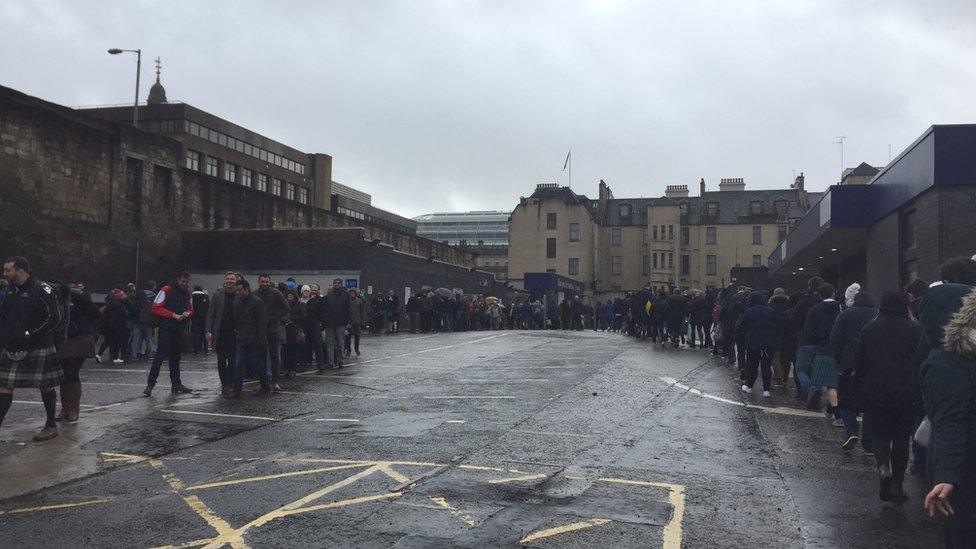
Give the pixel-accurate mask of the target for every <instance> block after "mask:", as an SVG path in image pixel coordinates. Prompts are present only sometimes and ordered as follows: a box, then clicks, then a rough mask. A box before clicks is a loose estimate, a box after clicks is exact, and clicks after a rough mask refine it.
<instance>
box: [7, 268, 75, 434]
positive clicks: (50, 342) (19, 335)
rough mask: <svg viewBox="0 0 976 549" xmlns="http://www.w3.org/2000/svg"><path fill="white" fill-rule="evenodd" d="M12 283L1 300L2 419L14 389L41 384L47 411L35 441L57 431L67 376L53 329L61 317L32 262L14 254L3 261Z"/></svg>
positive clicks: (51, 293)
mask: <svg viewBox="0 0 976 549" xmlns="http://www.w3.org/2000/svg"><path fill="white" fill-rule="evenodd" d="M3 277H4V279H6V280H7V282H8V283H9V287H8V289H7V293H6V295H5V296H4V298H3V302H2V303H0V347H2V349H0V424H2V423H3V418H4V416H6V415H7V411H8V410H9V409H10V403H11V402H13V397H14V395H13V392H14V389H20V388H37V389H40V390H41V400H42V401H43V402H44V411H45V412H46V413H47V422H46V423H45V424H44V428H43V429H41V431H40V432H39V433H38V434H36V435H34V440H35V441H38V442H40V441H43V440H50V439H52V438H54V437H56V436H58V428H57V424H56V423H55V422H54V419H55V417H54V416H55V406H56V404H57V395H56V393H55V392H54V389H55V387H57V386H58V385H60V384H61V383H62V382H63V381H64V373H63V372H62V370H61V363H60V362H58V354H57V351H56V350H55V346H54V345H55V342H54V334H55V330H56V328H57V327H58V325H59V323H60V322H61V312H60V309H58V304H57V300H56V298H55V294H54V290H53V289H52V288H51V286H49V285H47V284H45V283H43V282H40V281H38V280H37V279H36V278H34V276H33V275H31V272H30V263H29V262H28V261H27V260H26V259H24V258H23V257H11V258H9V259H7V260H6V261H4V263H3Z"/></svg>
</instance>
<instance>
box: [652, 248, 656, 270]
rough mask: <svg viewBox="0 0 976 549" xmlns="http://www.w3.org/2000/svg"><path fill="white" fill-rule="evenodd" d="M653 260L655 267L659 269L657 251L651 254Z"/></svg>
mask: <svg viewBox="0 0 976 549" xmlns="http://www.w3.org/2000/svg"><path fill="white" fill-rule="evenodd" d="M651 260H652V261H653V262H654V268H655V269H657V252H654V253H652V254H651Z"/></svg>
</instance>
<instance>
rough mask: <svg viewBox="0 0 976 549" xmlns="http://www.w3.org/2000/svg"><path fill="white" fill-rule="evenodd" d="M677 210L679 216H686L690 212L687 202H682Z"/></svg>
mask: <svg viewBox="0 0 976 549" xmlns="http://www.w3.org/2000/svg"><path fill="white" fill-rule="evenodd" d="M678 208H680V209H681V215H688V213H689V212H690V211H691V205H690V204H688V203H687V202H682V203H681V205H680V206H678Z"/></svg>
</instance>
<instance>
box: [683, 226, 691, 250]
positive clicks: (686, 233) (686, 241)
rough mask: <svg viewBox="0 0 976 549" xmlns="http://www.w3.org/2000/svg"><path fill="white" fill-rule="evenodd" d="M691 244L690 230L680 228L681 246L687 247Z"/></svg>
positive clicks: (688, 228)
mask: <svg viewBox="0 0 976 549" xmlns="http://www.w3.org/2000/svg"><path fill="white" fill-rule="evenodd" d="M690 244H691V228H690V227H681V245H682V246H688V245H690Z"/></svg>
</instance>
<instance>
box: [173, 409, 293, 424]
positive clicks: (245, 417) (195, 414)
mask: <svg viewBox="0 0 976 549" xmlns="http://www.w3.org/2000/svg"><path fill="white" fill-rule="evenodd" d="M160 412H166V413H168V414H189V415H194V416H217V417H233V418H239V419H260V420H264V421H278V418H273V417H263V416H242V415H238V414H218V413H216V412H193V411H191V410H160Z"/></svg>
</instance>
